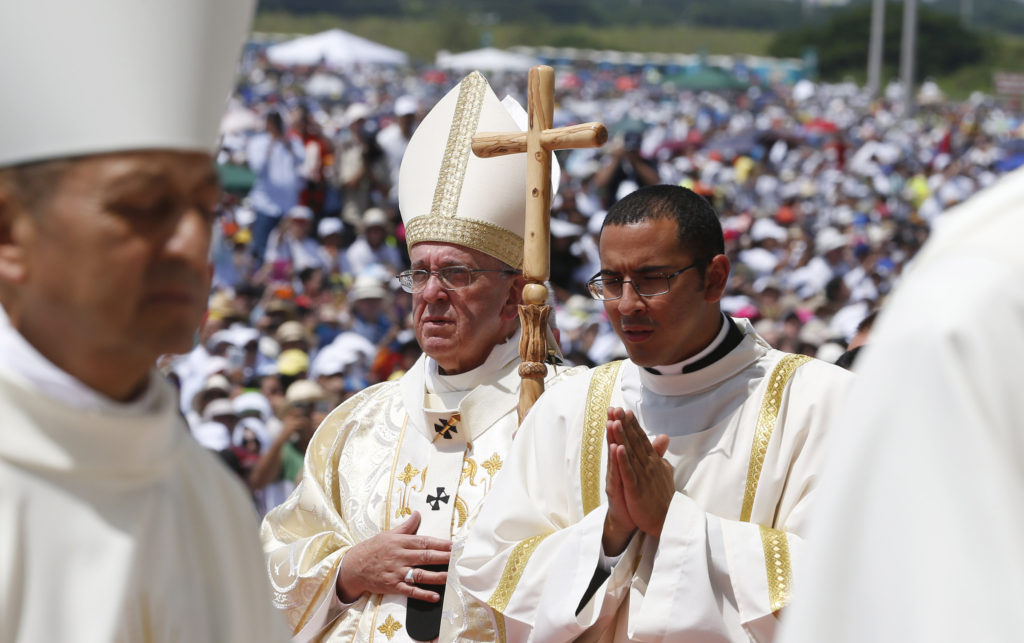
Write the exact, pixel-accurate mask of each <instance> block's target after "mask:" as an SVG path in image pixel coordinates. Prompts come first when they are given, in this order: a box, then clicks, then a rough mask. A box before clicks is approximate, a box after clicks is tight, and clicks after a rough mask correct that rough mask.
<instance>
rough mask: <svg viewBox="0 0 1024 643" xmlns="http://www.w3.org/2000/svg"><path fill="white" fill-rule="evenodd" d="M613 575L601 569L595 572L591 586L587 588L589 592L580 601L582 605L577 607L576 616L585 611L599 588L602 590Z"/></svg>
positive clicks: (584, 593)
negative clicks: (603, 585)
mask: <svg viewBox="0 0 1024 643" xmlns="http://www.w3.org/2000/svg"><path fill="white" fill-rule="evenodd" d="M611 575H612V574H611V572H608V571H605V570H603V569H601V568H600V567H598V568H597V569H595V570H594V576H593V577H592V578H591V579H590V585H589V586H587V591H585V592H583V598H582V599H581V600H580V604H579V605H578V606H577V607H576V616H579V615H580V612H582V611H583V608H584V607H585V606H586V604H587V603H589V602H590V599H592V598H593V597H594V594H596V593H597V590H598V588H600V587H601V585H602V584H603V583H604V582H605V580H607V579H608V577H609V576H611Z"/></svg>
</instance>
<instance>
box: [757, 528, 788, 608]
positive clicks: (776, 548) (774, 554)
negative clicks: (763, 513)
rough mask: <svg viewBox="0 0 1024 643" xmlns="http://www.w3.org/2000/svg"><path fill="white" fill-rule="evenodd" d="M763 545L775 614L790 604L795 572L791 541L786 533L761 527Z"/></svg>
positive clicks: (769, 591)
mask: <svg viewBox="0 0 1024 643" xmlns="http://www.w3.org/2000/svg"><path fill="white" fill-rule="evenodd" d="M761 544H762V545H763V546H764V562H765V571H766V572H767V574H768V597H769V599H770V600H771V607H772V611H773V612H778V611H779V610H780V609H782V608H783V607H785V606H786V605H788V604H789V599H790V584H791V582H792V578H793V570H792V569H791V568H790V563H789V541H788V540H787V539H786V533H785V532H783V531H779V530H778V529H772V528H771V527H765V526H763V525H762V526H761Z"/></svg>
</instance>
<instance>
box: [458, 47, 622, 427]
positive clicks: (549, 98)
mask: <svg viewBox="0 0 1024 643" xmlns="http://www.w3.org/2000/svg"><path fill="white" fill-rule="evenodd" d="M527 90H528V91H527V114H528V115H529V129H527V131H525V132H484V133H480V134H477V135H476V136H474V137H473V152H474V153H475V154H476V155H477V156H479V157H481V158H490V157H494V156H504V155H506V154H520V153H523V152H526V229H525V234H524V235H523V276H524V277H525V278H526V287H525V288H524V289H523V304H522V305H521V306H519V319H520V321H521V322H522V326H523V335H522V339H520V341H519V355H520V357H521V358H522V363H521V364H520V365H519V376H520V377H521V378H522V380H523V385H522V387H521V388H520V390H519V421H520V422H522V421H523V418H524V417H526V412H527V411H529V410H530V407H532V406H533V403H534V402H536V401H537V398H538V397H540V395H541V393H543V392H544V376H545V375H546V374H547V367H546V366H545V365H544V360H545V358H546V357H547V323H548V316H549V315H550V314H551V307H550V306H548V305H547V301H548V289H547V286H545V285H544V282H545V281H547V279H548V277H549V276H550V255H551V239H550V228H551V152H552V151H554V150H568V149H572V148H580V147H600V146H601V145H603V144H604V142H605V141H607V140H608V130H607V129H605V126H604V125H603V124H601V123H582V124H580V125H572V126H570V127H559V128H558V129H552V127H551V125H552V117H553V114H554V102H555V101H554V96H555V70H553V69H552V68H551V67H547V66H545V65H538V66H537V67H534V68H533V69H531V70H530V76H529V84H528V88H527Z"/></svg>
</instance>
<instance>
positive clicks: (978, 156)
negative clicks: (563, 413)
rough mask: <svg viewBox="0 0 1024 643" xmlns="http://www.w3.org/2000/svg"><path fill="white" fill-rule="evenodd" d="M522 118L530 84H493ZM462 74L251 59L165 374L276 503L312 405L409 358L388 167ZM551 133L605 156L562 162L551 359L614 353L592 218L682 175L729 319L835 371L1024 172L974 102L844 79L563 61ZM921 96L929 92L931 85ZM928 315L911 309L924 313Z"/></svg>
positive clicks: (262, 495)
mask: <svg viewBox="0 0 1024 643" xmlns="http://www.w3.org/2000/svg"><path fill="white" fill-rule="evenodd" d="M487 75H488V80H489V81H490V82H491V85H492V86H493V87H494V89H495V91H496V92H497V93H498V95H499V97H500V96H502V95H504V94H508V95H511V96H512V97H514V98H516V99H517V100H518V101H519V102H520V103H521V104H525V82H526V75H525V74H522V73H516V74H487ZM460 79H461V75H451V74H448V73H445V72H443V71H440V70H438V69H420V70H396V69H390V68H389V69H378V68H360V69H355V70H349V71H345V72H337V71H328V70H326V69H322V68H292V69H281V68H275V67H273V66H271V65H269V64H267V63H266V61H265V60H262V59H261V58H260V57H259V56H254V57H253V58H252V59H251V60H250V62H249V63H248V64H247V65H246V66H245V68H244V69H243V75H242V77H241V79H240V86H239V89H238V92H237V95H236V96H235V97H234V98H233V100H232V103H231V105H230V107H229V109H228V111H227V113H226V115H225V117H224V121H223V125H222V130H223V139H222V149H221V152H220V157H219V159H218V160H219V162H220V164H221V166H222V167H221V169H222V170H223V171H224V174H223V178H224V183H225V187H226V188H227V191H226V193H225V197H224V200H223V203H222V205H221V212H220V214H219V218H218V221H217V224H216V233H215V244H214V250H213V257H212V259H213V265H214V277H213V292H212V293H211V298H210V304H209V311H208V316H207V319H206V320H205V322H204V324H203V326H202V328H201V330H200V332H199V335H198V338H197V339H198V341H197V344H196V347H195V349H194V350H193V351H192V352H191V353H190V354H188V355H184V356H176V357H168V358H167V359H166V360H165V362H164V364H163V367H164V369H165V370H166V372H167V373H168V374H169V375H170V376H171V377H172V378H173V379H174V380H175V381H176V382H177V383H178V385H179V386H180V391H181V408H182V411H183V412H184V413H185V415H186V417H187V418H188V420H189V424H190V426H191V428H192V430H193V432H194V433H195V435H196V437H197V438H198V439H199V440H200V441H201V442H202V443H203V444H204V445H206V446H207V447H208V448H211V449H214V450H216V451H219V452H220V453H221V454H222V456H223V457H224V458H225V460H226V461H228V463H229V464H230V465H231V466H232V467H233V468H235V470H236V471H238V472H239V474H240V475H242V476H243V477H244V478H245V479H246V480H247V481H248V482H249V484H250V487H251V488H252V489H253V491H254V495H255V497H256V500H257V502H258V504H259V506H260V507H261V509H262V510H264V511H265V510H267V509H269V508H270V507H272V506H274V505H275V504H277V503H278V502H280V501H281V500H283V499H284V497H285V496H286V494H287V493H288V492H289V491H290V490H291V488H292V487H293V485H294V481H295V479H296V477H297V476H298V475H299V473H300V470H301V465H302V453H303V451H304V449H305V445H306V444H307V443H308V441H309V438H310V437H311V435H312V432H313V430H314V429H315V428H316V426H317V425H318V424H319V423H320V421H322V420H323V418H324V417H326V415H327V413H328V412H329V411H330V410H331V409H332V408H334V407H335V406H337V405H338V404H339V403H341V402H343V401H344V400H345V399H347V398H348V397H349V396H351V395H353V394H355V393H356V392H358V391H360V390H361V389H363V388H365V387H366V386H369V385H371V384H374V383H376V382H380V381H384V380H387V379H389V378H394V377H397V376H400V375H401V373H403V372H404V370H405V369H407V368H409V367H410V366H411V365H412V363H413V362H414V361H415V360H416V359H417V357H418V355H419V348H418V346H417V344H416V340H415V336H414V334H413V331H412V324H411V319H410V309H411V295H409V294H408V293H405V292H403V291H402V289H401V288H400V287H399V286H398V282H397V280H396V279H394V276H395V275H396V274H397V273H398V272H400V271H401V270H403V269H405V268H407V267H408V255H407V252H406V248H405V243H404V236H403V227H402V217H401V213H400V212H399V211H398V195H397V186H398V175H399V168H400V163H401V159H402V154H403V152H404V150H405V146H406V144H407V143H408V140H409V137H410V136H411V134H412V132H413V131H414V130H415V127H416V125H417V123H418V122H419V119H421V118H422V116H423V115H424V114H425V113H426V112H427V111H428V110H429V108H430V107H431V106H433V104H434V103H435V102H436V100H438V99H439V98H440V96H442V95H443V94H444V93H445V92H446V91H447V90H448V89H449V88H450V87H451V86H453V85H454V84H455V83H457V82H458V81H459V80H460ZM556 79H557V80H556V110H555V125H556V126H558V125H565V124H572V123H577V122H583V121H601V122H604V123H605V124H606V125H607V126H608V128H609V131H610V133H611V140H610V141H609V143H608V144H606V145H605V146H603V147H602V148H600V149H596V150H573V151H570V152H560V153H558V161H559V164H560V168H561V172H560V180H559V185H558V188H557V191H556V193H555V199H554V203H553V208H552V221H551V233H552V245H551V247H552V259H551V280H550V281H551V286H552V288H551V290H552V292H553V295H554V296H553V302H552V303H553V306H554V315H553V318H554V322H555V325H556V326H557V327H558V329H559V331H560V343H561V348H562V352H563V354H564V360H565V362H566V363H572V364H588V365H592V364H598V363H603V362H606V361H608V360H610V359H615V358H618V357H622V356H624V355H625V351H624V349H623V347H622V345H621V343H620V342H619V340H618V339H617V337H616V336H615V333H614V332H613V331H612V329H611V327H610V325H609V324H608V322H607V320H606V319H605V318H604V316H603V312H602V307H601V306H600V305H599V303H598V302H595V301H593V300H591V299H590V298H589V297H587V296H586V294H585V293H586V289H585V286H584V284H585V282H586V281H587V280H588V279H589V278H590V277H592V276H593V275H594V274H595V273H596V272H597V271H598V269H599V259H598V254H597V248H598V234H599V232H600V228H601V223H602V221H603V218H604V213H605V211H606V210H607V208H608V207H609V206H610V205H611V204H612V203H613V202H614V201H615V200H617V199H618V198H621V197H622V196H623V195H625V194H628V193H629V192H631V191H632V190H634V189H636V188H637V187H639V186H642V185H648V184H656V183H671V184H680V185H684V186H686V187H689V188H691V189H693V190H694V191H696V192H698V193H700V194H702V195H704V196H705V197H706V198H707V199H708V200H709V201H710V202H711V203H712V204H713V205H714V207H715V209H716V210H717V211H718V213H719V215H720V217H721V221H722V225H723V229H724V232H725V237H726V249H727V253H728V255H729V257H730V259H731V261H732V267H733V270H732V277H731V283H730V287H729V290H728V292H727V296H726V298H725V299H724V300H723V308H724V309H725V310H726V312H729V313H730V314H732V315H733V316H736V317H745V318H749V319H750V320H751V321H752V322H753V323H754V326H755V328H756V329H757V331H758V332H759V333H760V334H761V335H762V336H763V337H764V338H765V339H766V340H767V341H768V342H770V343H771V344H772V345H774V346H776V347H777V348H780V349H782V350H786V351H792V352H798V353H805V354H808V355H816V356H818V357H819V358H821V359H825V360H828V361H835V360H836V359H837V358H839V357H840V355H841V354H842V353H843V352H844V351H845V350H846V348H847V346H848V344H849V343H850V341H851V340H852V339H853V338H854V336H855V335H856V334H857V330H858V326H860V325H861V322H862V321H863V320H864V319H865V318H868V317H869V315H870V314H871V313H872V312H873V311H874V310H876V309H877V307H878V305H879V303H880V302H881V301H882V300H883V299H884V297H885V296H886V294H887V293H888V292H889V291H890V290H891V289H892V287H893V285H894V284H895V283H896V282H897V281H898V280H899V278H900V275H901V273H902V272H903V271H904V269H905V268H906V266H907V265H908V264H909V262H911V261H912V260H913V258H914V255H915V253H916V252H917V250H918V249H919V248H920V246H921V244H922V243H923V242H924V240H925V239H926V238H927V237H928V234H929V231H930V229H931V227H932V226H933V225H934V224H935V222H936V220H937V218H938V217H939V215H940V214H942V213H943V212H944V211H945V210H947V209H948V208H950V207H951V206H952V205H954V204H956V203H959V202H960V201H963V200H964V199H966V198H968V197H969V196H971V195H972V194H973V193H974V192H976V191H977V190H979V189H981V188H983V187H985V186H987V185H989V184H991V183H992V182H994V181H995V180H996V179H997V178H998V177H999V176H1000V175H1001V174H1002V173H1004V172H1006V171H1008V170H1010V169H1013V168H1014V167H1016V166H1017V165H1019V164H1020V163H1021V162H1022V160H1024V159H1022V158H1020V157H1019V154H1018V152H1019V150H1020V149H1021V148H1020V146H1019V145H1018V143H1019V139H1018V138H1017V137H1018V134H1019V131H1020V127H1021V120H1020V114H1019V113H1017V112H1015V111H1012V110H1009V109H1007V108H1005V107H1003V106H1001V105H1000V104H999V103H997V102H996V101H994V100H993V99H991V98H988V97H984V96H977V97H972V99H971V100H969V101H965V102H955V103H954V102H949V101H945V100H943V99H941V98H936V97H933V98H931V99H930V100H929V101H927V103H926V104H922V105H920V106H919V107H918V109H917V111H916V113H915V114H914V115H913V117H912V118H908V117H906V116H905V115H904V113H903V109H904V102H903V101H902V100H901V97H900V96H899V93H898V92H897V91H889V92H887V93H886V94H885V95H883V96H881V97H875V98H872V97H870V96H868V95H867V94H866V93H865V92H864V91H863V90H862V89H861V88H859V87H857V86H855V85H853V84H839V85H823V84H815V83H811V82H810V81H799V82H798V83H796V84H795V85H783V86H772V85H768V84H762V85H753V86H751V87H749V88H747V89H744V90H730V91H728V92H723V93H712V92H691V91H680V90H678V89H676V88H675V87H674V86H672V85H670V84H668V83H665V82H662V81H663V75H662V73H661V71H659V70H657V69H653V68H633V69H623V68H614V67H600V66H595V67H591V68H587V69H576V68H574V69H568V70H557V75H556ZM932 94H935V92H932ZM922 312H923V313H926V312H927V311H922Z"/></svg>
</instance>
